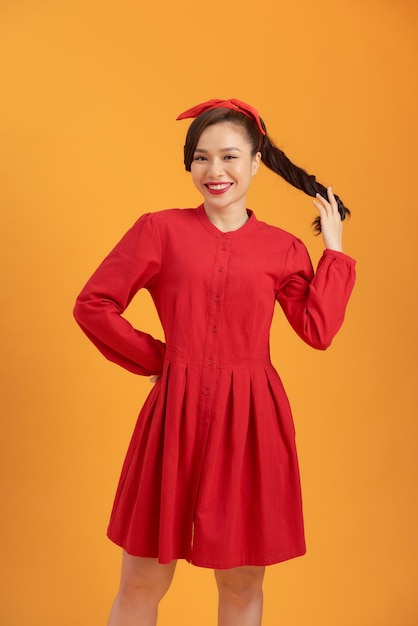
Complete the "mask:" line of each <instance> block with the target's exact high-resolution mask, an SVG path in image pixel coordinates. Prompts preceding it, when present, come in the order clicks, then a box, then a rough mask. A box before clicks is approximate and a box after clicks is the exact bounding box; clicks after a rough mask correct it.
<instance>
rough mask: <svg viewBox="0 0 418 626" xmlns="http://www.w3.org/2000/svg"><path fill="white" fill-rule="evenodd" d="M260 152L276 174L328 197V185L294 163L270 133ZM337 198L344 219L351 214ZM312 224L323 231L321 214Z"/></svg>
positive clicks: (302, 189)
mask: <svg viewBox="0 0 418 626" xmlns="http://www.w3.org/2000/svg"><path fill="white" fill-rule="evenodd" d="M260 152H261V158H262V161H263V163H264V165H265V166H266V167H268V168H269V169H271V170H273V172H275V173H276V174H279V176H281V177H282V178H284V180H285V181H286V182H288V183H290V184H291V185H293V187H296V189H300V190H301V191H304V192H305V193H306V194H308V196H312V197H315V196H316V194H317V193H319V194H321V196H323V197H324V198H325V199H327V198H328V195H327V189H326V187H324V185H321V183H319V182H318V181H317V180H316V178H315V176H313V175H311V174H308V173H307V172H305V170H304V169H302V168H301V167H298V166H297V165H294V164H293V163H292V162H291V161H290V159H289V158H288V157H287V156H286V155H285V153H284V152H283V151H282V150H280V149H279V148H277V146H275V144H274V143H273V141H272V140H271V139H270V137H268V135H264V136H263V138H262V143H261V148H260ZM335 199H336V201H337V204H338V212H339V214H340V215H341V219H342V220H344V219H345V217H346V215H350V211H349V209H348V208H347V207H346V206H344V204H343V203H342V201H341V200H340V198H339V197H338V196H335ZM312 226H313V227H314V230H315V232H316V233H317V234H319V233H320V232H321V220H320V217H319V216H318V217H316V218H315V219H314V221H313V222H312Z"/></svg>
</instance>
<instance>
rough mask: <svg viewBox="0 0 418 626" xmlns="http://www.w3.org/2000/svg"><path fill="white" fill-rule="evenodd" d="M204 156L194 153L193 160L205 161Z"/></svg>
mask: <svg viewBox="0 0 418 626" xmlns="http://www.w3.org/2000/svg"><path fill="white" fill-rule="evenodd" d="M206 160H207V159H206V157H204V156H200V155H196V156H194V157H193V161H206Z"/></svg>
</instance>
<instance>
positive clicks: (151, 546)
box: [75, 99, 355, 626]
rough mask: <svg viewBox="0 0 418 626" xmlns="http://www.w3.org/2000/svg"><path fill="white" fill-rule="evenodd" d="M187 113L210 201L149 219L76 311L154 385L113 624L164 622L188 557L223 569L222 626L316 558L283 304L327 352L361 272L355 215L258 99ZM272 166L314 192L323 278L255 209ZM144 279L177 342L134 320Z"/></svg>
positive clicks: (127, 484)
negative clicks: (278, 132)
mask: <svg viewBox="0 0 418 626" xmlns="http://www.w3.org/2000/svg"><path fill="white" fill-rule="evenodd" d="M187 117H192V118H195V119H194V121H193V122H192V124H191V126H190V128H189V131H188V134H187V138H186V144H185V148H184V157H185V166H186V170H188V171H190V172H191V175H192V179H193V183H194V184H195V186H196V187H197V189H198V190H199V191H200V193H201V194H202V197H203V203H202V204H201V205H200V206H199V207H198V208H197V209H183V210H180V209H170V210H166V211H160V212H157V213H152V214H146V215H143V216H142V217H141V218H140V219H139V220H138V221H137V222H136V224H135V225H134V226H133V227H132V228H131V229H130V230H129V231H128V232H127V233H126V235H125V236H124V237H123V238H122V240H121V241H120V242H119V243H118V244H117V246H116V247H115V248H114V250H113V251H112V252H111V253H110V254H109V255H108V256H107V258H106V259H105V260H104V261H103V263H102V264H101V265H100V267H99V268H98V269H97V270H96V272H95V273H94V274H93V276H92V277H91V279H90V280H89V281H88V283H87V285H86V286H85V287H84V289H83V291H82V292H81V294H80V296H79V297H78V299H77V303H76V307H75V317H76V319H77V321H78V323H79V324H80V326H81V328H82V329H83V330H84V332H85V333H86V335H87V336H88V337H89V338H90V339H91V340H92V341H93V342H94V344H95V345H96V346H97V347H98V348H99V350H100V351H101V352H102V353H103V354H104V355H105V356H106V357H107V358H108V359H110V360H112V361H114V362H116V363H118V364H119V365H121V366H123V367H125V368H127V369H128V370H130V371H132V372H134V373H137V374H141V375H147V376H150V377H151V380H152V382H155V386H154V387H153V389H152V391H151V393H150V395H149V396H148V398H147V400H146V402H145V404H144V407H143V409H142V411H141V413H140V416H139V418H138V422H137V425H136V428H135V431H134V434H133V438H132V441H131V444H130V447H129V450H128V453H127V456H126V460H125V464H124V467H123V470H122V474H121V478H120V482H119V486H118V489H117V493H116V498H115V502H114V506H113V512H112V516H111V520H110V524H109V529H108V536H109V537H110V539H112V540H113V541H114V542H115V543H117V544H118V545H120V546H122V548H123V566H122V576H121V586H120V590H119V593H118V595H117V597H116V600H115V603H114V605H113V608H112V612H111V615H110V620H109V626H128V625H131V624H136V625H140V626H151V625H155V624H156V620H157V607H158V603H159V601H160V599H161V598H162V597H163V595H164V593H165V592H166V590H167V589H168V587H169V585H170V582H171V579H172V576H173V573H174V569H175V564H176V560H177V559H179V558H183V559H187V560H188V561H190V562H191V563H193V564H195V565H197V566H201V567H211V568H213V569H214V570H215V577H216V581H217V585H218V589H219V626H258V625H259V624H261V613H262V580H263V575H264V568H265V566H266V565H269V564H271V563H277V562H280V561H283V560H286V559H290V558H293V557H296V556H299V555H302V554H304V552H305V541H304V531H303V519H302V504H301V495H300V483H299V470H298V463H297V455H296V448H295V437H294V427H293V422H292V416H291V412H290V407H289V404H288V400H287V397H286V394H285V391H284V389H283V386H282V384H281V381H280V378H279V376H278V374H277V372H276V371H275V369H274V368H273V366H272V364H271V362H270V357H269V331H270V324H271V320H272V315H273V309H274V305H275V301H276V300H277V301H278V302H279V303H280V305H281V307H282V309H283V311H284V313H285V315H286V317H287V319H288V321H289V322H290V324H291V325H292V327H293V328H294V330H295V331H296V332H297V333H298V335H299V336H300V337H301V338H302V339H303V340H304V341H306V342H307V343H308V344H309V345H311V346H313V347H314V348H317V349H325V348H326V347H327V346H328V345H329V344H330V342H331V341H332V338H333V337H334V335H335V334H336V332H337V331H338V329H339V327H340V326H341V324H342V321H343V318H344V313H345V308H346V304H347V302H348V299H349V296H350V293H351V290H352V287H353V285H354V279H355V278H354V264H355V262H354V261H353V259H351V258H350V257H348V256H346V255H345V254H343V253H342V219H344V217H345V214H346V212H347V209H346V208H345V207H344V205H343V204H342V202H341V201H340V200H339V198H338V197H337V196H334V194H333V192H332V190H331V188H328V189H327V190H326V189H325V188H324V187H323V186H322V185H320V184H319V183H317V182H316V180H315V178H314V177H313V176H309V175H308V174H306V172H304V171H303V170H302V169H300V168H298V167H296V166H295V165H293V164H292V163H291V162H290V161H289V159H288V158H287V157H286V156H285V155H284V153H283V152H281V151H280V150H279V149H278V148H277V147H276V146H275V145H274V144H273V142H272V141H271V139H270V138H269V136H268V135H267V133H266V127H265V125H264V122H263V121H262V120H261V118H260V116H259V114H258V112H257V111H256V110H255V109H254V108H253V107H251V106H250V105H247V104H245V103H243V102H241V101H239V100H235V99H232V100H211V101H209V102H206V103H203V104H201V105H198V106H197V107H194V108H193V109H190V110H188V111H186V112H185V113H183V114H182V115H180V116H179V118H178V119H183V118H187ZM261 161H263V162H264V163H265V165H266V166H267V167H269V168H271V169H272V170H273V171H275V172H276V173H278V174H279V175H281V176H282V177H283V178H285V180H287V181H288V182H290V183H291V184H293V185H294V186H296V187H297V188H299V189H302V190H303V191H305V192H306V193H308V194H309V195H311V196H313V197H315V199H314V201H313V202H314V205H315V206H316V208H317V209H318V211H319V219H318V220H317V221H316V229H317V230H318V232H320V231H321V232H322V236H323V239H324V245H325V251H324V254H323V256H322V258H321V260H320V262H319V265H318V268H317V272H316V274H314V272H313V269H312V265H311V261H310V259H309V255H308V253H307V251H306V248H305V247H304V245H303V244H302V242H301V241H299V240H298V239H297V238H295V237H294V236H292V235H291V234H289V233H287V232H285V231H283V230H281V229H279V228H277V227H274V226H269V225H267V224H264V223H263V222H259V221H258V220H257V219H256V217H255V215H254V213H252V212H251V211H249V210H248V209H247V207H246V193H247V191H248V188H249V186H250V183H251V181H252V178H253V176H255V175H256V173H257V171H258V169H259V166H260V162H261ZM141 288H146V289H148V290H149V292H150V293H151V296H152V298H153V300H154V302H155V306H156V308H157V311H158V314H159V316H160V319H161V322H162V325H163V328H164V333H165V341H166V343H162V342H161V341H158V340H156V339H154V338H152V337H151V336H149V335H148V334H146V333H144V332H142V331H139V330H136V329H134V328H133V327H132V325H131V324H130V323H129V322H128V321H127V320H126V319H124V318H123V317H122V313H123V312H124V310H125V309H126V307H127V306H128V304H129V302H130V301H131V299H132V298H133V296H134V295H135V293H136V292H137V291H138V290H139V289H141Z"/></svg>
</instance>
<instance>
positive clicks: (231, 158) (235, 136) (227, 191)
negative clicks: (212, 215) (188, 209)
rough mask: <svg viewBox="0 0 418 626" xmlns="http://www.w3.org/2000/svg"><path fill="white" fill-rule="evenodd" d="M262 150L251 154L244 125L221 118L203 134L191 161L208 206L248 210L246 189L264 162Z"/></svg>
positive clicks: (192, 170)
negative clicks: (261, 162) (261, 158)
mask: <svg viewBox="0 0 418 626" xmlns="http://www.w3.org/2000/svg"><path fill="white" fill-rule="evenodd" d="M260 156H261V155H260V153H259V152H257V154H256V155H254V156H252V155H251V144H250V143H248V140H247V138H246V136H245V134H244V131H243V130H242V129H241V127H240V126H236V125H235V124H231V123H229V122H221V123H219V124H213V125H212V126H208V128H206V129H205V130H204V131H203V132H202V134H201V135H200V138H199V141H198V142H197V146H196V150H195V153H194V155H193V161H192V164H191V174H192V178H193V183H194V184H195V186H196V188H197V189H198V190H199V191H200V193H201V194H202V196H203V198H204V203H205V207H206V209H212V210H216V211H219V210H228V209H233V210H237V211H245V209H246V193H247V191H248V188H249V186H250V183H251V179H252V177H253V176H254V175H255V174H256V173H257V171H258V168H259V165H260Z"/></svg>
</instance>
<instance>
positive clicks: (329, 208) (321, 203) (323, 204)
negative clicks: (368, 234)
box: [313, 187, 343, 252]
mask: <svg viewBox="0 0 418 626" xmlns="http://www.w3.org/2000/svg"><path fill="white" fill-rule="evenodd" d="M327 194H328V200H326V198H324V197H323V196H321V194H319V193H317V194H316V200H314V201H313V203H314V205H315V206H316V208H317V209H318V211H319V219H320V221H321V233H322V238H323V240H324V244H325V247H326V248H328V249H329V250H336V251H337V252H342V251H343V244H342V231H343V224H342V221H341V215H340V213H339V211H338V204H337V201H336V199H335V196H334V194H333V192H332V187H328V189H327Z"/></svg>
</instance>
